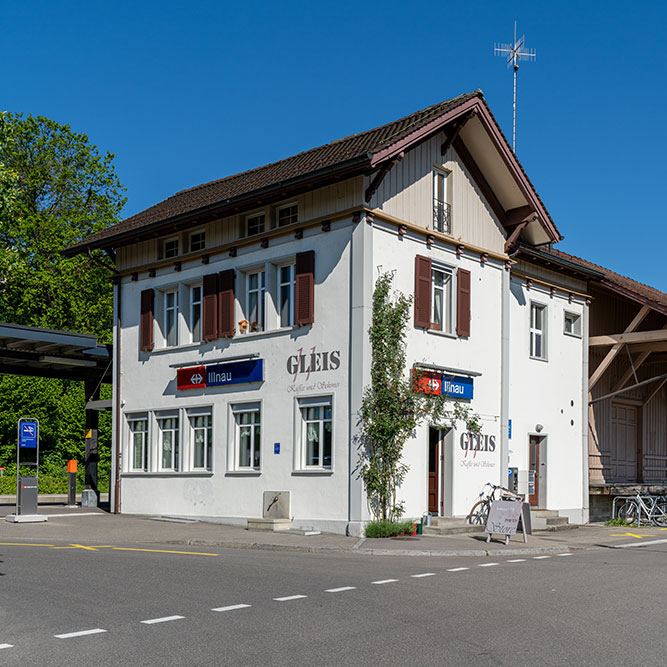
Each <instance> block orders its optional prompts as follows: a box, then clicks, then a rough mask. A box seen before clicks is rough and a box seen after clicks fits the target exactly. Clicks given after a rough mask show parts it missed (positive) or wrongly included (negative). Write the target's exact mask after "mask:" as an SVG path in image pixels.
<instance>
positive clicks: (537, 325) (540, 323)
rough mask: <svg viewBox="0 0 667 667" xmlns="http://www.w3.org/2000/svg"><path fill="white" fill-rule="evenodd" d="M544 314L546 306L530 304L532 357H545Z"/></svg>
mask: <svg viewBox="0 0 667 667" xmlns="http://www.w3.org/2000/svg"><path fill="white" fill-rule="evenodd" d="M546 314H547V307H546V306H542V305H540V304H537V303H531V304H530V356H531V357H533V358H534V359H546V358H547V351H546V344H545V342H546Z"/></svg>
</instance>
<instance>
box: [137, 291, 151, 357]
mask: <svg viewBox="0 0 667 667" xmlns="http://www.w3.org/2000/svg"><path fill="white" fill-rule="evenodd" d="M154 306H155V292H154V291H153V290H152V289H145V290H143V291H142V292H141V318H140V322H139V339H140V347H141V351H142V352H150V351H151V350H152V349H153V310H154Z"/></svg>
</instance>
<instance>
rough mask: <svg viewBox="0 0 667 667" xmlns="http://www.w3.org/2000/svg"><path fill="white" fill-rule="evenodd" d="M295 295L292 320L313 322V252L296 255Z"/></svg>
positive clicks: (300, 322)
mask: <svg viewBox="0 0 667 667" xmlns="http://www.w3.org/2000/svg"><path fill="white" fill-rule="evenodd" d="M295 273H296V290H295V291H296V297H295V304H294V308H295V312H294V321H295V322H296V324H298V325H302V324H313V322H315V252H314V251H313V250H308V251H307V252H299V253H297V255H296V267H295Z"/></svg>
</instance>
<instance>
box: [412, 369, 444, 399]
mask: <svg viewBox="0 0 667 667" xmlns="http://www.w3.org/2000/svg"><path fill="white" fill-rule="evenodd" d="M414 391H416V392H417V393H419V394H441V393H442V377H441V376H440V375H439V374H436V373H424V374H423V375H420V376H419V377H416V376H415V378H414Z"/></svg>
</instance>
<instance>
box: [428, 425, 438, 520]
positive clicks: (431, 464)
mask: <svg viewBox="0 0 667 667" xmlns="http://www.w3.org/2000/svg"><path fill="white" fill-rule="evenodd" d="M439 460H440V431H438V430H437V429H434V428H430V429H429V433H428V511H429V512H431V513H432V514H435V515H437V514H438V498H439V487H440V484H439V481H440V480H439V475H438V461H439Z"/></svg>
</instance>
